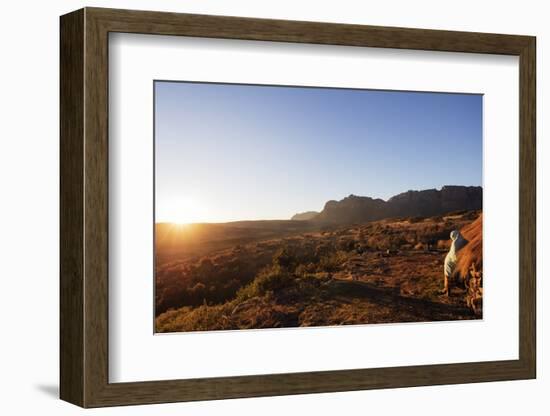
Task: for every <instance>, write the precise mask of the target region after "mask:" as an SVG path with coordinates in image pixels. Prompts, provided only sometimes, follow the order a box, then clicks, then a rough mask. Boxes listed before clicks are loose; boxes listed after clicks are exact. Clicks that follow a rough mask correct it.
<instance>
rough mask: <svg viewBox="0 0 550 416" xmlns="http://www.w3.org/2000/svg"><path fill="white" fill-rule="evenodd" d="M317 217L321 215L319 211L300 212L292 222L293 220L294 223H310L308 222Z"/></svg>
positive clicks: (293, 217) (294, 216)
mask: <svg viewBox="0 0 550 416" xmlns="http://www.w3.org/2000/svg"><path fill="white" fill-rule="evenodd" d="M317 215H319V213H318V212H317V211H307V212H299V213H298V214H295V215H293V216H292V218H291V220H293V221H308V220H312V219H313V218H315V217H316V216H317Z"/></svg>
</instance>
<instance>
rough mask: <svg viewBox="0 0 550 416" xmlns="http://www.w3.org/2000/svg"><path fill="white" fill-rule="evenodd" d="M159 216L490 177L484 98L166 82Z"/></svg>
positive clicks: (267, 210) (248, 216) (240, 215)
mask: <svg viewBox="0 0 550 416" xmlns="http://www.w3.org/2000/svg"><path fill="white" fill-rule="evenodd" d="M154 88H155V217H156V222H181V223H191V222H226V221H236V220H256V219H289V218H290V217H291V216H292V215H294V214H295V213H297V212H303V211H310V210H314V211H320V210H322V208H323V206H324V204H325V202H326V201H328V200H331V199H336V200H339V199H342V198H344V197H345V196H348V195H350V194H354V195H361V196H371V197H375V198H382V199H385V200H386V199H388V198H389V197H391V196H393V195H395V194H398V193H401V192H405V191H407V190H409V189H414V190H422V189H429V188H438V189H439V188H441V186H443V185H481V184H482V96H481V95H473V94H472V95H470V94H443V93H416V92H398V91H375V90H352V89H335V88H301V87H280V86H256V85H235V84H207V83H187V82H167V81H156V82H155V85H154Z"/></svg>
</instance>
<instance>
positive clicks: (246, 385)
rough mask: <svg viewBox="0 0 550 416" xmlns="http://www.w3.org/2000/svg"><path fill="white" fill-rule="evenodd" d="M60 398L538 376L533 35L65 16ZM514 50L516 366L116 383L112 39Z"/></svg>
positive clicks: (162, 397)
mask: <svg viewBox="0 0 550 416" xmlns="http://www.w3.org/2000/svg"><path fill="white" fill-rule="evenodd" d="M60 30H61V36H60V38H61V39H60V67H61V72H60V77H61V78H60V86H61V88H60V134H61V137H60V146H61V148H60V208H61V211H60V263H61V264H60V279H61V281H60V396H61V398H62V399H63V400H66V401H68V402H70V403H73V404H76V405H79V406H82V407H101V406H116V405H130V404H146V403H164V402H177V401H192V400H213V399H226V398H238V397H259V396H269V395H287V394H305V393H321V392H338V391H352V390H364V389H376V388H397V387H410V386H424V385H439V384H456V383H473V382H487V381H501V380H519V379H530V378H535V377H536V288H535V286H536V276H535V265H536V257H535V249H536V165H535V163H536V147H535V129H536V118H535V117H536V115H535V114H536V113H535V109H536V81H535V74H536V68H535V66H536V57H535V55H536V40H535V38H534V37H531V36H517V35H500V34H487V33H470V32H452V31H437V30H424V29H406V28H390V27H378V26H361V25H344V24H332V23H316V22H296V21H286V20H270V19H253V18H240V17H226V16H207V15H189V14H177V13H164V12H147V11H132V10H115V9H101V8H85V9H81V10H77V11H75V12H72V13H69V14H67V15H64V16H62V17H61V19H60ZM109 32H129V33H144V34H158V35H180V36H181V35H183V36H198V37H215V38H228V39H248V40H261V41H282V42H300V43H316V44H332V45H348V46H370V47H387V48H402V49H419V50H434V51H449V52H470V53H489V54H506V55H516V56H518V57H519V61H520V108H519V111H520V149H519V152H520V189H519V192H520V270H519V273H520V282H519V285H520V288H519V289H520V290H519V294H520V295H519V296H520V299H519V302H520V316H519V323H520V325H519V333H520V344H519V359H518V360H510V361H491V362H475V363H461V364H443V365H421V366H407V367H391V368H371V369H355V370H338V371H324V372H310V373H290V374H267V375H258V376H239V377H221V378H208V379H187V380H169V381H147V382H136V383H109V381H108V238H107V236H108V180H107V178H108V163H107V161H108V153H107V151H108V33H109Z"/></svg>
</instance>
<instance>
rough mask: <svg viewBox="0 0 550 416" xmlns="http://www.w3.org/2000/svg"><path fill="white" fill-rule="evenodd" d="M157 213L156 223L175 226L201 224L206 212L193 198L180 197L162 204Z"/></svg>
mask: <svg viewBox="0 0 550 416" xmlns="http://www.w3.org/2000/svg"><path fill="white" fill-rule="evenodd" d="M162 208H163V209H162V211H161V212H157V222H170V223H172V224H175V225H179V226H185V225H187V224H192V223H197V222H203V221H204V220H205V218H207V214H208V210H207V209H206V208H205V207H204V206H203V205H202V204H201V203H200V202H199V201H198V200H197V199H196V198H194V197H190V196H189V197H181V198H177V199H173V200H171V201H170V202H169V203H167V204H164V205H163V207H162Z"/></svg>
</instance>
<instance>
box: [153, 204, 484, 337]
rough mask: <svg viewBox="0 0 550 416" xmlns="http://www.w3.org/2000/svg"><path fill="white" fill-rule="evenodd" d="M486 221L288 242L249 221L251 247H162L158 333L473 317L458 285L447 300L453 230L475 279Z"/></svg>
mask: <svg viewBox="0 0 550 416" xmlns="http://www.w3.org/2000/svg"><path fill="white" fill-rule="evenodd" d="M476 218H479V219H478V220H477V221H475V220H476ZM472 224H473V225H472ZM476 224H477V225H476ZM480 224H481V219H480V212H479V211H463V212H455V213H452V214H449V215H445V216H438V217H431V218H418V217H415V218H401V219H392V220H382V221H377V222H372V223H368V224H362V225H351V226H343V227H335V228H325V229H317V230H306V231H303V230H297V231H299V232H295V233H294V235H289V234H291V233H290V232H289V229H288V227H287V226H286V225H284V224H283V225H284V227H283V231H282V234H283V235H284V236H283V237H274V235H275V234H276V228H273V227H272V225H269V227H270V228H269V231H268V232H267V234H268V238H264V239H258V238H256V237H254V233H253V232H251V231H250V230H251V229H252V230H254V229H255V228H254V227H252V228H251V227H250V225H247V227H248V228H247V229H248V233H249V234H251V236H250V237H249V238H248V237H247V236H246V232H244V231H243V233H242V235H240V238H244V239H245V240H246V241H251V242H248V243H244V244H235V240H234V239H233V238H232V235H231V233H226V234H225V235H226V236H227V241H225V242H224V240H223V238H220V239H219V240H217V243H216V244H215V246H212V250H211V251H210V252H208V253H201V254H200V255H198V256H191V255H188V256H181V255H174V254H170V253H175V252H176V251H177V250H176V251H175V250H174V249H173V248H172V251H171V252H170V253H167V252H166V251H164V252H163V250H162V249H161V248H159V246H157V270H156V315H157V318H156V330H157V332H176V331H205V330H220V329H226V330H229V329H246V328H277V327H295V326H326V325H347V324H368V323H384V322H419V321H438V320H457V319H475V318H476V317H478V316H480V314H481V304H480V302H478V304H477V305H478V309H477V310H476V312H477V315H476V314H474V313H472V311H471V308H470V306H471V305H470V303H469V302H468V301H467V296H466V295H467V293H468V292H467V291H466V290H465V289H462V288H454V289H453V291H452V293H451V296H449V297H442V296H440V295H439V293H438V291H439V289H441V287H442V277H443V261H444V257H445V253H446V250H447V249H448V244H449V240H448V239H449V233H450V231H452V230H453V229H463V233H464V235H465V237H466V238H467V239H468V238H471V241H470V243H469V244H468V245H467V246H466V247H465V248H464V249H463V250H464V252H465V253H468V256H469V257H468V256H465V257H461V258H460V259H459V267H460V268H461V270H466V271H467V272H468V273H471V267H472V264H474V268H475V267H477V270H478V271H480V270H481V267H482V264H481V225H480ZM232 226H233V227H234V225H232ZM299 226H300V227H306V228H307V227H308V225H307V224H305V225H299ZM468 227H470V228H468ZM217 232H218V234H217V235H224V233H223V232H222V231H221V230H217ZM265 234H266V232H264V235H265ZM202 241H203V242H204V240H202ZM190 252H191V253H193V252H194V251H193V250H190ZM159 259H162V261H159Z"/></svg>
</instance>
